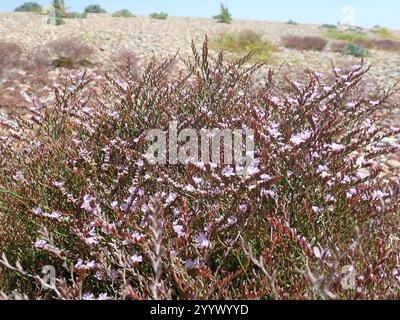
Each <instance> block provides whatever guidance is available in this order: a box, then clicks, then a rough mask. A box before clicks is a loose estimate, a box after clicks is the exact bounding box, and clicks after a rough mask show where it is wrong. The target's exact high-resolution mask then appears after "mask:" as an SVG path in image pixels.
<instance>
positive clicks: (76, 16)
mask: <svg viewBox="0 0 400 320" xmlns="http://www.w3.org/2000/svg"><path fill="white" fill-rule="evenodd" d="M67 18H69V19H86V18H87V13H86V12H83V13H80V12H69V13H68V15H67Z"/></svg>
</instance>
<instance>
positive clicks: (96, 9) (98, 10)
mask: <svg viewBox="0 0 400 320" xmlns="http://www.w3.org/2000/svg"><path fill="white" fill-rule="evenodd" d="M85 12H86V13H107V11H106V10H105V9H103V8H102V7H101V6H100V5H99V4H91V5H89V6H87V7H86V8H85Z"/></svg>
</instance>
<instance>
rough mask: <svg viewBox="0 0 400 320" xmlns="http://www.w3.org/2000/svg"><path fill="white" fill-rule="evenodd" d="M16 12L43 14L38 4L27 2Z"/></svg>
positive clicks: (16, 9)
mask: <svg viewBox="0 0 400 320" xmlns="http://www.w3.org/2000/svg"><path fill="white" fill-rule="evenodd" d="M15 11H16V12H41V11H42V6H41V5H40V4H38V3H36V2H25V3H24V4H22V5H20V6H19V7H17V8H15Z"/></svg>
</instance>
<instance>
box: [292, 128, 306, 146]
mask: <svg viewBox="0 0 400 320" xmlns="http://www.w3.org/2000/svg"><path fill="white" fill-rule="evenodd" d="M310 137H311V131H308V130H307V131H304V132H302V133H300V134H298V135H294V136H293V137H291V138H290V142H291V143H292V144H294V145H295V146H298V145H300V144H302V143H304V142H306V141H307V140H308V139H310Z"/></svg>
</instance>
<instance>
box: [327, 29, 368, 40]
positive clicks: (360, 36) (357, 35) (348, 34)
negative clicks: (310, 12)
mask: <svg viewBox="0 0 400 320" xmlns="http://www.w3.org/2000/svg"><path fill="white" fill-rule="evenodd" d="M325 36H326V37H327V38H329V39H335V40H341V41H347V42H355V41H358V40H368V37H367V35H366V34H365V33H363V32H361V31H359V30H346V31H340V30H336V29H331V30H328V31H326V32H325Z"/></svg>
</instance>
